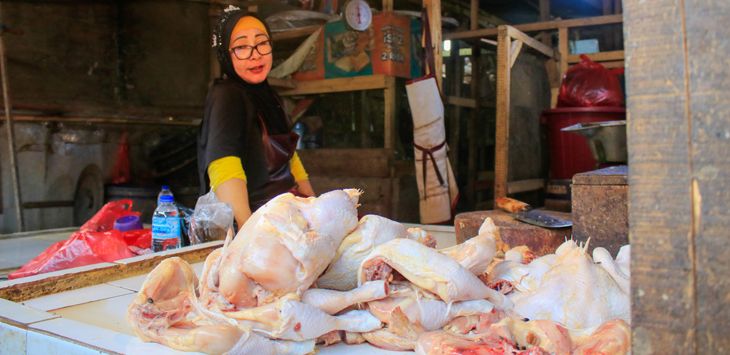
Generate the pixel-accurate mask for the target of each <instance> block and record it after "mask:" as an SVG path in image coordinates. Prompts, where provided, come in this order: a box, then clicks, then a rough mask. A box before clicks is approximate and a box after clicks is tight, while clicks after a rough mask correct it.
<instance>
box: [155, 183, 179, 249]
mask: <svg viewBox="0 0 730 355" xmlns="http://www.w3.org/2000/svg"><path fill="white" fill-rule="evenodd" d="M163 191H164V190H163ZM168 191H169V189H168ZM160 194H161V195H160V202H159V203H158V204H157V208H155V212H154V213H153V214H152V251H153V252H158V251H164V250H169V249H176V248H179V247H180V240H181V236H182V234H181V231H180V212H179V211H178V209H177V207H175V203H174V202H175V199H174V198H173V197H172V193H170V194H169V195H167V194H164V195H162V192H160Z"/></svg>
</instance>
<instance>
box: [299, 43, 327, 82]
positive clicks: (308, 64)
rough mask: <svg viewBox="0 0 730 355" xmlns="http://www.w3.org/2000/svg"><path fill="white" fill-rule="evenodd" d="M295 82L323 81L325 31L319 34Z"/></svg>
mask: <svg viewBox="0 0 730 355" xmlns="http://www.w3.org/2000/svg"><path fill="white" fill-rule="evenodd" d="M292 78H293V79H294V80H321V79H324V31H321V32H320V33H319V36H318V37H317V41H316V42H315V43H314V46H313V47H312V49H311V50H310V51H309V53H307V56H306V57H305V58H304V62H303V63H302V65H301V66H300V67H299V70H297V71H296V72H295V73H294V74H292Z"/></svg>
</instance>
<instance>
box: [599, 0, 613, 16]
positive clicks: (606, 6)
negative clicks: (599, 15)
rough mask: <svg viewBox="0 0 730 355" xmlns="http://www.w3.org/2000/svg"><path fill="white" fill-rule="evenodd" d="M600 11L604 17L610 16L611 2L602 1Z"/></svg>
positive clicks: (609, 0) (607, 0)
mask: <svg viewBox="0 0 730 355" xmlns="http://www.w3.org/2000/svg"><path fill="white" fill-rule="evenodd" d="M601 5H602V6H601V10H602V11H603V14H604V15H610V14H612V13H613V9H612V7H613V0H602V4H601Z"/></svg>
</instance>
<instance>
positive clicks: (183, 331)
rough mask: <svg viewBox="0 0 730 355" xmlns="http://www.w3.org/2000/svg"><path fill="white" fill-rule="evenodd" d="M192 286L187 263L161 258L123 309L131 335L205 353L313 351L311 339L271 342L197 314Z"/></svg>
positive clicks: (194, 277) (205, 315) (197, 307)
mask: <svg viewBox="0 0 730 355" xmlns="http://www.w3.org/2000/svg"><path fill="white" fill-rule="evenodd" d="M196 283H197V280H196V276H195V273H194V272H193V269H192V268H191V267H190V265H188V263H186V262H185V261H183V260H182V259H180V258H177V257H173V258H168V259H165V260H163V261H162V262H161V263H160V264H159V265H158V266H157V267H156V268H155V269H154V270H152V271H151V272H150V273H149V275H147V278H146V279H145V282H144V283H143V284H142V288H141V289H140V290H139V292H138V293H137V296H136V297H135V298H134V300H133V301H132V303H131V304H130V305H129V307H128V309H127V321H128V323H129V324H130V326H131V327H132V330H133V331H134V333H135V334H136V335H137V336H138V337H139V338H140V339H142V340H144V341H153V342H157V343H160V344H163V345H166V346H169V347H171V348H175V349H178V350H183V351H199V352H204V353H208V354H221V353H224V352H232V353H235V351H234V350H233V349H250V348H252V347H255V348H256V349H259V350H260V351H259V352H258V353H260V354H271V353H281V352H286V353H291V354H306V353H309V352H311V351H313V350H314V342H313V341H308V342H284V341H273V340H269V339H265V338H263V337H261V336H260V335H257V334H254V333H252V332H249V331H246V330H243V329H240V328H238V327H237V326H235V325H232V324H231V323H229V322H226V321H225V320H223V321H221V320H218V319H216V318H215V317H213V318H210V317H209V315H208V314H205V313H204V312H203V313H201V312H200V311H199V308H200V307H199V306H198V305H196V304H195V302H197V300H196V298H195V284H196Z"/></svg>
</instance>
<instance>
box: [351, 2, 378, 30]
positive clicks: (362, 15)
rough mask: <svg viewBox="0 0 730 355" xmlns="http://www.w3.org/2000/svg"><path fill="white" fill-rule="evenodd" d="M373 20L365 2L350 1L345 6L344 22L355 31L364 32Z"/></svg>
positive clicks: (368, 6)
mask: <svg viewBox="0 0 730 355" xmlns="http://www.w3.org/2000/svg"><path fill="white" fill-rule="evenodd" d="M372 20H373V12H372V11H371V10H370V5H369V4H368V3H367V1H365V0H350V2H348V3H347V5H346V6H345V21H347V24H348V25H350V27H352V28H353V29H355V30H358V31H365V30H366V29H367V28H368V27H370V22H372Z"/></svg>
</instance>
